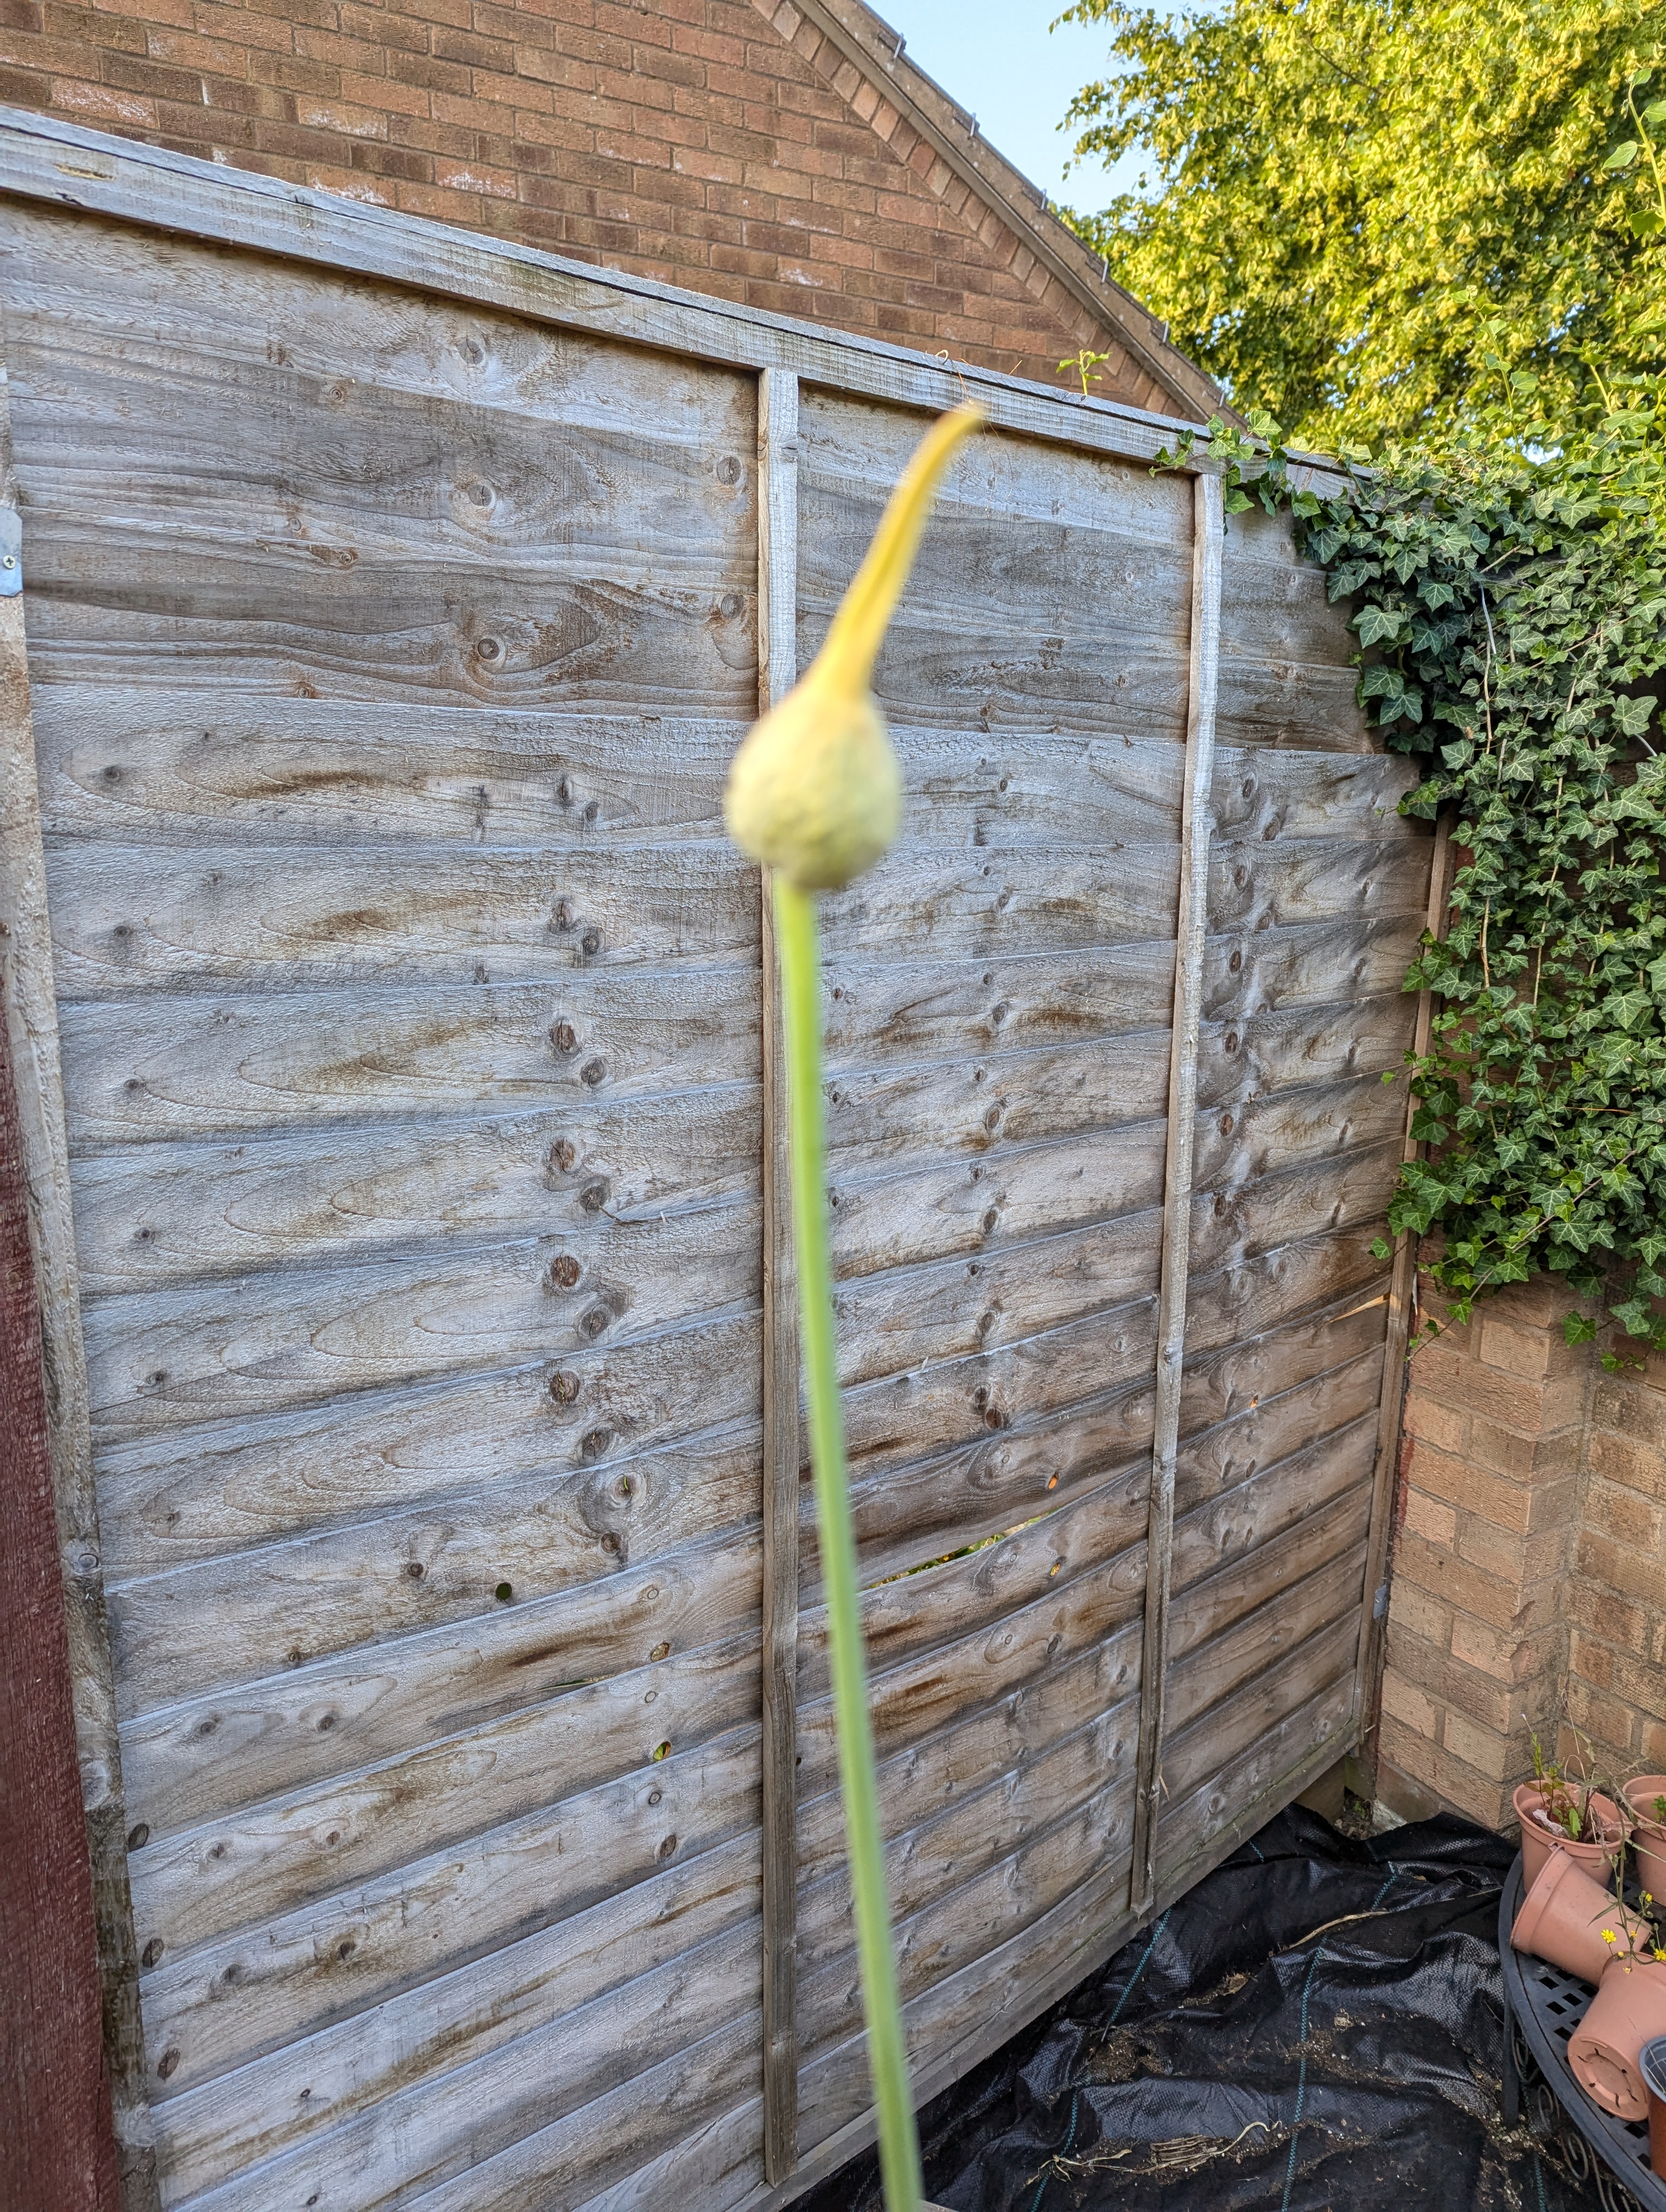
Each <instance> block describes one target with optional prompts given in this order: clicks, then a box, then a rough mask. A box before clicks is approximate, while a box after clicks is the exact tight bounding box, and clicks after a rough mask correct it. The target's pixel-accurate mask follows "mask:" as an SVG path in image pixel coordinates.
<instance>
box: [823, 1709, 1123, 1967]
mask: <svg viewBox="0 0 1666 2212" xmlns="http://www.w3.org/2000/svg"><path fill="white" fill-rule="evenodd" d="M1127 1705H1128V1700H1127V1699H1124V1700H1123V1702H1122V1705H1121V1706H1120V1707H1118V1708H1114V1709H1113V1710H1112V1711H1110V1712H1107V1713H1102V1714H1100V1715H1098V1716H1097V1717H1095V1718H1094V1719H1093V1720H1091V1721H1090V1722H1089V1723H1087V1725H1086V1726H1085V1727H1083V1728H1079V1729H1076V1730H1074V1731H1073V1733H1072V1734H1071V1735H1067V1736H1064V1737H1062V1738H1061V1740H1060V1741H1058V1742H1056V1743H1053V1744H1050V1745H1049V1746H1048V1747H1046V1748H1044V1749H1043V1750H1040V1751H1037V1752H1036V1753H1032V1754H1031V1756H1030V1757H1028V1758H1027V1759H1025V1763H1024V1765H1023V1767H1022V1768H1021V1769H1015V1770H1012V1771H1010V1772H1009V1773H1007V1774H1006V1775H1003V1776H1000V1777H998V1778H996V1779H995V1780H994V1781H993V1782H992V1783H989V1784H986V1785H985V1786H984V1787H983V1788H982V1789H981V1790H966V1791H964V1792H963V1791H961V1790H957V1791H956V1792H955V1794H954V1796H953V1798H952V1801H951V1802H949V1803H948V1804H947V1805H946V1806H945V1807H942V1808H937V1809H935V1810H934V1811H933V1813H932V1814H929V1815H928V1817H927V1819H925V1820H921V1822H919V1823H918V1824H917V1825H916V1826H914V1827H911V1828H909V1829H908V1830H906V1831H905V1832H903V1833H901V1834H891V1835H890V1836H888V1838H887V1840H886V1845H885V1888H886V1893H887V1895H888V1896H889V1898H890V1900H891V1913H892V1917H893V1920H894V1921H896V1922H898V1923H907V1922H909V1920H911V1919H912V1918H913V1917H914V1915H915V1914H916V1913H918V1912H922V1911H926V1910H927V1908H929V1907H930V1906H931V1905H933V1903H935V1902H936V1901H937V1900H938V1899H943V1898H947V1897H951V1896H952V1894H953V1893H954V1892H956V1891H958V1890H959V1889H960V1888H962V1887H964V1885H965V1884H966V1883H967V1882H969V1881H975V1880H976V1878H977V1877H978V1876H979V1875H982V1874H983V1873H984V1872H985V1871H986V1870H987V1869H988V1868H990V1867H992V1866H994V1865H996V1864H997V1863H1000V1861H1001V1860H1003V1859H1006V1858H1007V1857H1010V1856H1011V1855H1012V1852H1014V1851H1016V1850H1018V1848H1019V1846H1020V1845H1021V1844H1023V1843H1024V1842H1025V1839H1026V1838H1029V1837H1031V1836H1032V1835H1034V1834H1035V1833H1036V1832H1037V1831H1038V1830H1041V1829H1045V1828H1048V1827H1050V1826H1053V1825H1054V1823H1055V1822H1056V1821H1059V1820H1067V1819H1068V1818H1069V1817H1070V1816H1071V1815H1072V1814H1075V1813H1077V1812H1079V1810H1080V1808H1082V1807H1083V1806H1085V1805H1086V1804H1087V1803H1089V1802H1091V1800H1092V1799H1094V1798H1095V1797H1097V1796H1099V1795H1100V1794H1101V1793H1102V1792H1103V1791H1104V1790H1107V1789H1110V1788H1114V1787H1116V1785H1117V1784H1123V1785H1124V1786H1125V1785H1126V1783H1127V1780H1128V1773H1129V1771H1131V1765H1132V1760H1133V1757H1134V1736H1135V1735H1136V1733H1137V1731H1136V1729H1134V1727H1132V1726H1131V1725H1130V1722H1131V1718H1132V1716H1130V1715H1129V1713H1128V1710H1127ZM852 1911H853V1906H852V1904H851V1895H850V1877H849V1872H848V1868H847V1867H846V1866H845V1865H844V1864H843V1863H842V1862H841V1863H839V1864H837V1865H836V1867H835V1868H834V1869H831V1870H830V1872H828V1873H827V1874H826V1875H823V1876H822V1877H821V1878H820V1879H819V1880H814V1881H810V1882H809V1883H807V1884H806V1886H805V1887H803V1888H802V1889H801V1891H800V1897H799V1972H800V1975H803V1976H806V1977H807V1976H810V1975H812V1974H815V1973H817V1972H819V1971H820V1970H821V1969H822V1968H824V1967H826V1966H834V1965H840V1966H842V1968H843V1970H844V1972H846V1973H847V1974H848V1973H849V1972H850V1971H851V1968H852V1966H853V1965H854V1947H853V1945H852V1943H851V1928H852V1925H853V1922H852V1917H851V1916H852ZM978 1940H979V1939H978V1923H977V1920H976V1915H969V1916H968V1919H967V1926H966V1933H965V1936H964V1937H963V1941H970V1942H977V1941H978Z"/></svg>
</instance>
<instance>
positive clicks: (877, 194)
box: [0, 0, 1212, 416]
mask: <svg viewBox="0 0 1666 2212" xmlns="http://www.w3.org/2000/svg"><path fill="white" fill-rule="evenodd" d="M806 4H812V5H813V0H806ZM0 21H3V31H0V100H3V101H5V102H7V103H9V104H10V105H12V106H20V107H26V108H32V109H35V110H44V111H46V112H49V113H52V114H55V115H58V116H60V117H62V118H65V119H66V120H69V121H71V122H75V123H79V124H82V125H93V126H94V127H97V128H100V129H103V130H106V131H112V132H114V133H116V134H118V135H121V136H125V137H135V138H142V139H144V140H147V141H149V142H150V143H154V144H158V145H162V146H166V147H169V148H171V149H174V150H175V151H178V152H180V153H184V154H190V155H198V156H199V157H201V158H204V159H206V160H209V161H221V162H228V163H231V164H233V165H234V166H236V167H241V168H248V169H257V170H260V171H263V172H264V173H267V174H269V175H272V176H277V177H282V178H284V179H289V181H291V182H294V183H297V184H304V185H314V186H318V187H320V188H323V189H325V190H327V191H336V192H344V193H348V194H350V195H351V196H353V197H356V198H359V199H365V200H372V201H374V202H377V203H379V204H383V205H386V206H388V207H391V208H397V209H402V210H407V211H409V212H410V213H412V214H415V215H422V216H433V217H435V218H437V219H439V220H441V221H443V222H450V223H455V224H459V225H462V226H465V227H466V228H471V229H476V230H483V231H487V232H490V233H492V234H495V235H496V236H498V237H501V238H505V239H512V240H516V241H518V242H520V243H523V244H526V245H531V246H539V247H543V248H545V249H547V250H549V251H550V252H556V253H559V254H562V255H564V256H566V257H569V258H574V259H577V260H581V261H587V262H593V263H601V264H606V265H607V266H609V267H612V268H618V269H623V270H630V271H633V272H635V274H638V275H641V276H649V277H653V278H657V279H660V280H663V281H666V282H668V283H675V284H678V285H681V286H684V287H686V288H688V289H692V290H696V291H700V292H704V293H709V294H716V295H720V296H721V297H723V298H726V299H729V300H733V301H740V302H742V303H744V304H745V305H747V306H751V307H762V308H766V309H769V310H772V311H775V312H777V313H787V314H793V315H798V316H804V317H807V318H812V319H816V320H818V321H824V322H828V323H832V324H835V325H838V326H839V327H840V328H842V329H846V330H854V331H861V332H865V333H866V334H869V335H871V336H873V337H877V338H881V339H885V340H888V341H891V342H892V343H898V344H903V345H907V346H911V347H915V348H919V349H923V350H925V351H927V352H935V351H937V350H938V349H941V348H947V349H949V350H950V351H951V352H952V353H953V354H954V355H955V356H956V357H957V358H960V359H964V360H967V361H970V362H976V363H978V364H980V365H982V366H984V367H987V368H1000V369H1003V370H1006V371H1007V372H1008V373H1010V374H1018V375H1023V376H1027V377H1031V378H1037V379H1040V380H1046V381H1051V382H1059V381H1066V382H1068V381H1069V380H1070V379H1069V377H1068V375H1065V376H1063V377H1061V373H1060V371H1059V368H1058V363H1059V362H1060V360H1061V358H1063V357H1064V356H1067V355H1072V354H1074V353H1075V352H1076V351H1077V350H1078V349H1079V348H1080V347H1083V346H1085V347H1088V348H1089V349H1091V350H1093V351H1095V352H1100V351H1105V350H1107V349H1109V350H1110V353H1111V355H1112V358H1111V359H1110V361H1109V362H1106V363H1105V365H1104V371H1103V372H1102V378H1103V380H1102V382H1101V384H1100V385H1099V386H1098V387H1097V390H1098V391H1099V392H1101V393H1103V395H1104V396H1105V397H1110V398H1122V399H1126V400H1128V401H1131V402H1133V403H1134V404H1139V405H1142V406H1150V407H1154V408H1156V409H1158V410H1160V411H1163V412H1168V413H1173V412H1177V411H1179V412H1183V413H1186V414H1189V415H1191V416H1198V415H1199V414H1200V412H1201V411H1203V410H1205V409H1207V403H1208V399H1209V397H1210V394H1211V392H1212V387H1209V386H1207V382H1206V380H1203V379H1202V378H1201V376H1200V375H1199V374H1198V372H1197V371H1195V369H1192V368H1190V365H1189V363H1186V362H1183V360H1182V359H1181V357H1180V356H1177V355H1176V354H1174V353H1173V351H1172V349H1169V348H1166V347H1165V346H1164V339H1163V331H1162V326H1161V325H1155V324H1153V323H1152V321H1151V319H1150V318H1149V317H1146V316H1145V314H1144V311H1143V310H1141V309H1140V308H1139V307H1138V306H1137V304H1136V303H1135V302H1134V301H1129V300H1128V297H1127V295H1124V294H1122V293H1120V292H1117V291H1116V288H1115V287H1111V286H1105V287H1104V298H1105V301H1106V312H1104V313H1097V314H1096V313H1094V312H1093V310H1092V308H1091V307H1090V306H1089V305H1087V304H1085V301H1084V299H1083V297H1082V293H1083V289H1084V287H1085V286H1086V285H1089V284H1091V283H1093V282H1096V281H1097V282H1099V283H1102V284H1103V283H1104V276H1103V272H1102V271H1101V270H1100V269H1099V264H1097V261H1096V260H1095V258H1094V257H1092V256H1091V255H1090V254H1088V253H1087V252H1086V251H1085V249H1084V248H1083V247H1081V246H1080V244H1079V241H1077V240H1074V239H1073V238H1072V237H1071V236H1070V234H1068V233H1067V232H1066V231H1065V230H1064V229H1063V228H1062V226H1061V225H1059V224H1057V223H1056V222H1055V221H1054V219H1053V218H1052V217H1051V216H1050V215H1049V214H1048V213H1047V212H1046V210H1045V208H1044V206H1043V205H1042V204H1041V201H1040V196H1039V195H1038V194H1036V193H1035V191H1034V188H1033V187H1031V186H1029V185H1025V181H1024V180H1023V179H1021V178H1018V176H1017V174H1016V173H1015V172H1012V171H1011V170H1010V169H1009V168H1008V167H1007V166H1006V164H1005V163H1004V162H1002V161H1000V157H999V155H993V153H992V152H990V151H988V149H984V148H983V147H982V145H981V144H980V143H979V141H978V136H977V131H976V123H975V121H973V119H972V118H968V117H964V115H963V114H962V113H961V111H959V110H958V109H957V108H956V107H955V106H954V105H953V103H952V101H950V100H946V99H945V97H944V96H943V95H942V94H940V92H939V91H938V88H936V87H934V86H933V85H932V83H931V80H930V79H929V78H924V77H922V76H920V75H919V73H918V72H915V71H914V70H912V66H911V64H907V63H906V62H904V61H903V58H901V55H900V52H898V53H892V52H891V50H890V45H889V36H888V34H886V33H885V27H884V26H883V25H881V24H879V21H878V19H877V18H875V17H873V16H872V15H869V14H868V13H867V11H866V9H862V8H860V7H859V6H853V5H851V4H850V0H842V4H841V5H840V6H839V12H838V14H837V15H836V16H834V15H831V14H830V9H828V8H827V7H826V6H825V5H824V7H823V9H822V12H821V25H822V27H818V24H817V22H816V21H812V20H811V18H810V17H809V16H806V15H805V14H803V13H801V12H800V8H799V7H797V6H795V5H793V4H792V0H519V4H504V0H397V4H390V5H380V4H371V3H370V0H123V4H119V5H111V4H103V0H95V4H93V5H90V6H82V5H78V4H75V0H0ZM841 33H842V34H843V35H842V36H841V35H840V34H841ZM853 52H854V53H855V54H856V55H857V56H858V61H860V66H859V65H858V61H853V59H852V58H851V56H852V54H853ZM905 81H906V82H905ZM921 102H923V103H924V106H923V107H922V106H921ZM928 111H929V112H928ZM922 125H923V127H922ZM957 133H958V137H959V139H961V140H964V149H965V156H966V158H965V161H964V162H963V161H958V160H956V161H945V159H944V157H943V152H942V148H943V146H944V145H945V144H946V143H950V142H951V141H952V140H954V138H955V134H957ZM933 137H935V139H936V140H937V143H936V144H934V143H933ZM952 150H955V149H953V148H952ZM980 173H982V174H987V175H988V176H989V177H992V178H994V179H996V182H997V185H998V186H999V187H1000V190H1002V191H1006V193H1007V195H1008V196H1009V198H1010V196H1011V194H1012V191H1013V189H1014V188H1015V187H1016V189H1017V191H1018V195H1019V196H1020V197H1022V196H1023V195H1025V194H1027V195H1029V202H1030V204H1027V205H1026V207H1025V212H1024V213H1023V214H1021V215H1020V216H1019V218H1018V220H1017V221H1016V222H1015V221H1013V220H1012V219H1011V218H1010V210H1009V212H1008V214H1007V215H1006V216H1003V213H1002V211H1001V208H1000V205H998V204H997V205H992V204H990V198H989V195H988V193H987V192H985V191H982V190H981V188H980V183H979V178H980ZM969 178H970V181H969ZM997 198H999V193H998V194H997ZM1025 216H1028V217H1029V218H1030V221H1029V222H1027V221H1026V220H1025ZM1031 222H1033V224H1034V226H1035V227H1036V228H1037V229H1039V230H1040V231H1041V232H1043V233H1044V236H1043V237H1041V238H1040V239H1039V240H1038V238H1037V235H1036V231H1035V230H1034V229H1031ZM1026 230H1030V235H1029V236H1028V237H1026V235H1025V233H1026ZM1060 257H1063V262H1064V267H1065V271H1066V273H1065V276H1064V278H1063V279H1062V280H1061V275H1060V273H1059V267H1058V265H1056V264H1058V262H1059V259H1060ZM1049 258H1051V259H1053V261H1054V262H1055V266H1053V267H1051V268H1049V265H1048V263H1049ZM1071 276H1074V278H1075V279H1076V280H1077V281H1076V282H1075V283H1074V284H1073V283H1072V282H1071V281H1070V278H1071ZM1119 318H1120V320H1121V323H1122V325H1123V328H1124V330H1125V331H1126V330H1128V329H1130V328H1131V329H1132V330H1134V332H1135V333H1136V337H1140V338H1143V339H1144V341H1145V346H1144V348H1143V349H1142V347H1141V346H1140V344H1139V343H1136V344H1135V345H1134V348H1133V349H1129V347H1128V345H1126V344H1125V343H1119V341H1118V337H1117V335H1116V327H1115V326H1116V323H1117V321H1118V319H1119ZM1142 350H1144V351H1145V352H1146V359H1145V360H1144V361H1142V360H1141V359H1140V354H1141V352H1142ZM1152 356H1155V359H1156V364H1157V373H1156V374H1152Z"/></svg>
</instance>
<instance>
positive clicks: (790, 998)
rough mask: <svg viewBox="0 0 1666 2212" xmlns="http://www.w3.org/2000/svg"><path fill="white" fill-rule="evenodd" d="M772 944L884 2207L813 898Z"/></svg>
mask: <svg viewBox="0 0 1666 2212" xmlns="http://www.w3.org/2000/svg"><path fill="white" fill-rule="evenodd" d="M774 880H775V943H776V946H777V949H778V951H779V954H780V959H781V990H782V998H783V1002H784V1008H785V1013H786V1027H787V1111H788V1115H789V1117H790V1126H791V1133H792V1153H793V1234H794V1238H795V1241H796V1244H797V1249H798V1273H799V1316H800V1330H801V1332H802V1338H803V1346H804V1370H805V1381H806V1386H807V1389H808V1394H809V1401H810V1457H811V1463H812V1467H813V1468H814V1469H815V1477H816V1522H817V1528H818V1531H819V1539H820V1548H821V1567H822V1592H823V1595H824V1598H825V1601H826V1604H827V1644H828V1657H829V1661H830V1664H831V1668H832V1674H833V1718H834V1723H835V1728H836V1733H837V1735H838V1741H839V1779H840V1782H841V1783H842V1785H843V1791H844V1820H845V1844H846V1849H847V1850H848V1854H849V1858H850V1888H851V1898H852V1902H853V1904H854V1908H855V1916H856V1955H857V1959H858V1960H859V1962H860V1966H861V1974H862V2005H863V2009H864V2011H865V2012H866V2016H867V2063H868V2071H869V2073H870V2074H871V2075H872V2076H873V2101H874V2105H875V2106H876V2107H877V2109H878V2112H879V2172H880V2178H881V2179H882V2180H883V2182H884V2184H885V2206H886V2212H920V2201H921V2196H922V2195H923V2193H924V2191H923V2185H922V2182H921V2172H920V2137H919V2132H918V2130H917V2129H916V2128H915V2122H914V2100H913V2098H912V2097H911V2096H910V2094H909V2067H908V2051H907V2048H906V2046H905V2045H904V2044H903V2014H902V2007H901V2004H900V2003H899V2002H898V1998H897V1961H896V1959H895V1957H894V1956H893V1954H892V1951H891V1905H890V1902H889V1900H888V1899H887V1897H886V1894H885V1850H884V1846H883V1844H882V1842H881V1840H880V1834H879V1783H878V1780H877V1778H876V1776H875V1774H874V1765H873V1722H872V1719H871V1717H870V1716H869V1713H868V1707H867V1660H866V1655H865V1654H864V1651H863V1649H862V1619H861V1613H860V1607H859V1605H858V1602H857V1595H856V1534H855V1529H854V1526H853V1524H852V1522H851V1517H850V1486H849V1480H848V1476H847V1474H846V1469H845V1453H844V1412H843V1408H842V1405H841V1403H840V1400H839V1374H838V1364H837V1358H836V1344H835V1338H834V1327H833V1279H832V1274H831V1271H830V1267H829V1264H828V1256H827V1211H826V1209H827V1196H826V1191H827V1173H826V1167H825V1154H826V1138H825V1133H824V1127H823V1119H822V1007H821V989H822V976H821V952H820V947H819V945H818V933H817V928H816V908H815V902H814V900H813V899H812V897H811V896H810V895H809V894H808V893H807V892H805V891H800V890H794V889H793V886H792V885H791V884H789V883H788V882H787V879H786V878H785V877H783V876H781V875H779V874H777V875H776V876H775V879H774Z"/></svg>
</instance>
